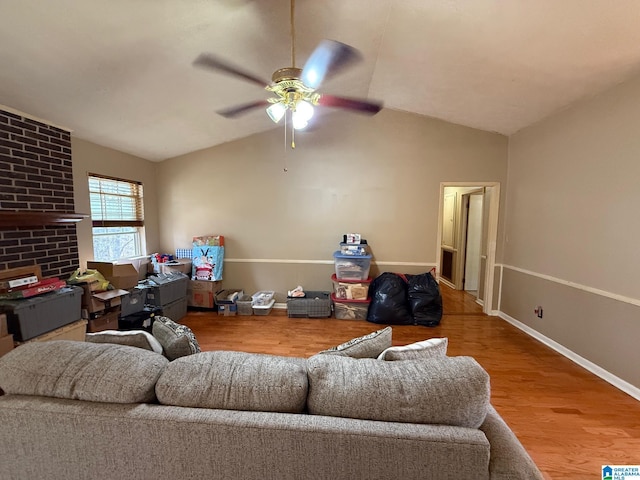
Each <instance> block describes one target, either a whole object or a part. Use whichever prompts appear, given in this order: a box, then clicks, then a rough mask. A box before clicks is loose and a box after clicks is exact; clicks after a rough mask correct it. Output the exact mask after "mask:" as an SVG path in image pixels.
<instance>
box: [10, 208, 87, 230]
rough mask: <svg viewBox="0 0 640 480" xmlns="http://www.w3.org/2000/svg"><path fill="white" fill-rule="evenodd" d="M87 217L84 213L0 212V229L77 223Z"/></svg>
mask: <svg viewBox="0 0 640 480" xmlns="http://www.w3.org/2000/svg"><path fill="white" fill-rule="evenodd" d="M88 217H89V215H87V214H85V213H69V212H35V211H33V210H28V211H24V210H23V211H7V210H0V228H7V227H37V226H42V225H59V224H65V223H77V222H79V221H80V220H82V219H84V218H88Z"/></svg>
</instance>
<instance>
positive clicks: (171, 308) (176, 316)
mask: <svg viewBox="0 0 640 480" xmlns="http://www.w3.org/2000/svg"><path fill="white" fill-rule="evenodd" d="M186 314H187V297H182V298H179V299H178V300H176V301H174V302H171V303H168V304H167V305H163V306H162V316H163V317H168V318H170V319H171V320H173V321H174V322H178V323H180V320H181V319H182V317H184V316H185V315H186Z"/></svg>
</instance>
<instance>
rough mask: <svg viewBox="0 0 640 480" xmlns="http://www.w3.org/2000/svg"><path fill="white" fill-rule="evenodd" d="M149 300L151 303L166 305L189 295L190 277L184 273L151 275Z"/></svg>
mask: <svg viewBox="0 0 640 480" xmlns="http://www.w3.org/2000/svg"><path fill="white" fill-rule="evenodd" d="M149 280H150V282H149V286H148V287H147V289H146V290H147V300H146V303H147V304H149V305H158V306H164V305H167V304H169V303H171V302H175V301H176V300H179V299H181V298H183V297H186V296H187V282H188V281H189V277H187V276H186V275H185V274H184V273H179V272H173V273H161V274H160V275H153V276H151V277H149Z"/></svg>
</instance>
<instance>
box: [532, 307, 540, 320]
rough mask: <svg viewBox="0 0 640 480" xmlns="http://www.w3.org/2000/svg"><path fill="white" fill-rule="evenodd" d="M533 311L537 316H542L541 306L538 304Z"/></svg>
mask: <svg viewBox="0 0 640 480" xmlns="http://www.w3.org/2000/svg"><path fill="white" fill-rule="evenodd" d="M533 313H535V314H536V315H537V316H538V318H542V307H541V306H540V305H538V306H537V307H536V309H535V310H534V311H533Z"/></svg>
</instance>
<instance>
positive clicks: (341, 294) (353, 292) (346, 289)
mask: <svg viewBox="0 0 640 480" xmlns="http://www.w3.org/2000/svg"><path fill="white" fill-rule="evenodd" d="M331 281H332V282H333V294H334V295H335V297H336V298H337V299H339V300H365V299H366V298H367V297H368V296H369V285H370V284H371V277H369V278H367V279H366V280H342V279H341V280H338V277H336V274H335V273H334V274H333V275H331Z"/></svg>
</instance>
